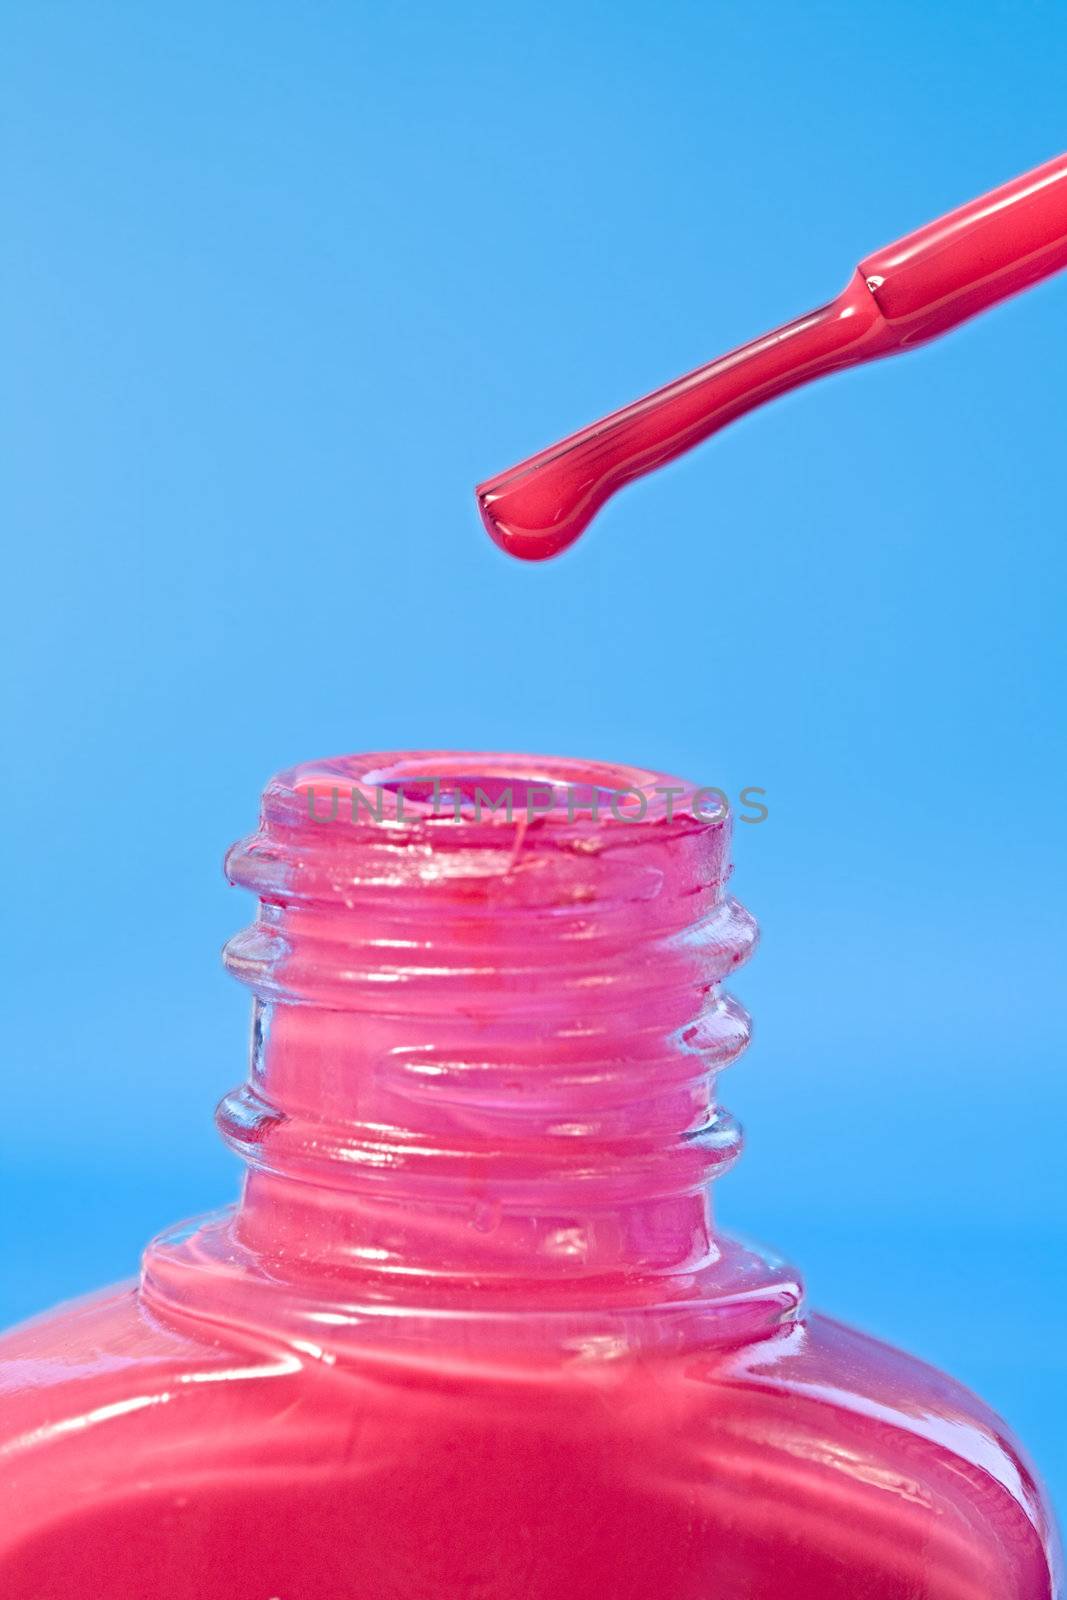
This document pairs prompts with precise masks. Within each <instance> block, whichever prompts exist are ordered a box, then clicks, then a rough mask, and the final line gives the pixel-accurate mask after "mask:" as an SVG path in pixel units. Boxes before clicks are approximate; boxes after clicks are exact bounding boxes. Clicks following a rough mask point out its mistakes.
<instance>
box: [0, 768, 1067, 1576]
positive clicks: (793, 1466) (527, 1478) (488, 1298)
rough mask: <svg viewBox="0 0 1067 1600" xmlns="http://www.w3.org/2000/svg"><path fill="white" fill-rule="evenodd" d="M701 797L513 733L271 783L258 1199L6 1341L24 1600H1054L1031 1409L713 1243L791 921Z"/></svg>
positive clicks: (14, 1547) (256, 846) (255, 874)
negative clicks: (990, 1399) (738, 1069)
mask: <svg viewBox="0 0 1067 1600" xmlns="http://www.w3.org/2000/svg"><path fill="white" fill-rule="evenodd" d="M470 774H478V776H476V777H472V776H470ZM435 777H436V778H439V779H440V780H441V781H440V783H439V784H438V785H436V786H435V785H434V783H433V779H434V778H435ZM508 789H511V790H512V791H513V800H514V804H513V808H512V814H511V815H510V816H509V815H508V814H507V811H506V809H505V804H504V796H505V792H506V791H507V790H508ZM479 794H482V795H484V796H485V798H486V802H487V806H486V809H485V810H484V811H483V810H480V802H479V799H478V796H479ZM691 799H692V792H691V790H689V788H688V786H686V785H684V784H681V783H679V782H678V781H677V780H671V779H668V778H666V777H663V776H661V775H658V774H654V773H648V772H639V771H635V770H632V769H621V768H610V767H603V766H592V765H590V764H586V763H579V762H568V761H542V760H538V759H534V758H529V757H514V756H486V755H484V754H482V755H477V756H468V755H464V756H456V755H450V754H441V753H438V754H429V755H425V756H408V757H394V756H368V757H361V758H357V757H353V758H345V759H343V760H341V761H336V762H328V763H320V764H317V765H314V766H309V767H305V768H300V769H297V770H295V771H294V772H291V773H288V774H284V775H283V776H282V777H281V778H280V779H278V780H275V782H274V783H273V784H272V785H270V786H269V787H268V790H267V792H266V795H265V798H264V806H263V816H262V822H261V827H260V830H259V832H258V833H257V834H256V835H254V836H253V837H252V838H251V839H249V840H246V841H245V842H244V843H243V844H241V845H239V846H237V847H235V849H234V851H232V852H231V854H230V857H229V859H228V869H229V872H230V875H231V877H232V879H233V880H234V881H235V882H237V883H240V884H243V885H244V886H246V887H248V888H251V889H253V890H254V891H255V892H256V893H257V894H258V895H259V897H260V914H259V918H258V920H257V922H256V924H255V925H254V926H253V928H251V929H250V930H248V931H247V932H246V933H244V934H241V935H239V936H238V937H237V938H236V939H235V940H234V941H232V943H231V945H230V947H229V950H228V953H227V960H228V964H229V965H230V967H231V970H233V971H234V972H235V973H236V974H237V976H239V977H240V978H241V979H242V980H243V981H244V982H246V983H248V984H249V985H250V987H251V988H252V990H253V993H254V995H255V1012H254V1026H253V1040H252V1066H251V1073H250V1077H249V1081H248V1083H247V1084H246V1085H245V1086H244V1087H243V1088H242V1089H240V1090H238V1091H236V1092H235V1093H234V1094H233V1095H231V1096H229V1097H228V1098H227V1099H226V1101H224V1103H223V1105H222V1107H221V1108H220V1112H219V1120H220V1125H221V1127H222V1130H223V1133H224V1135H225V1137H226V1138H227V1139H228V1140H229V1141H230V1142H231V1143H232V1144H233V1145H234V1146H235V1147H236V1148H237V1149H238V1150H239V1151H240V1152H241V1154H242V1156H243V1157H244V1159H245V1160H246V1162H247V1164H248V1177H247V1180H246V1184H245V1189H244V1193H243V1196H242V1198H241V1201H240V1203H239V1204H238V1205H237V1207H236V1208H235V1209H234V1210H233V1211H232V1212H228V1213H225V1214H223V1215H221V1216H217V1217H211V1218H207V1219H204V1220H202V1221H200V1222H197V1223H193V1224H191V1225H188V1226H186V1227H184V1228H181V1229H178V1230H176V1231H175V1232H173V1233H172V1234H169V1235H167V1236H164V1237H163V1238H161V1239H159V1240H157V1241H156V1242H155V1243H154V1244H153V1245H152V1246H150V1248H149V1250H148V1252H147V1254H146V1258H145V1264H144V1271H143V1274H142V1278H141V1282H140V1284H139V1285H138V1286H137V1287H136V1288H132V1287H131V1288H127V1289H120V1290H116V1291H112V1292H110V1293H107V1294H105V1295H103V1296H101V1297H98V1298H96V1299H93V1300H90V1301H87V1302H83V1303H81V1304H79V1305H77V1306H74V1307H69V1308H66V1309H65V1310H61V1311H59V1312H57V1313H56V1314H54V1315H53V1316H52V1317H48V1318H43V1319H40V1320H38V1321H37V1322H35V1323H31V1324H28V1325H26V1326H24V1327H23V1328H21V1329H17V1330H15V1331H14V1332H13V1333H11V1334H9V1335H7V1336H6V1338H5V1339H4V1340H3V1341H2V1342H0V1484H2V1489H3V1496H4V1499H3V1504H4V1512H5V1515H4V1519H3V1522H2V1524H0V1594H2V1595H4V1596H6V1595H11V1596H16V1595H18V1596H23V1595H25V1596H30V1595H32V1596H33V1597H34V1600H74V1597H75V1596H78V1597H79V1600H81V1597H83V1596H85V1595H87V1594H91V1595H93V1596H94V1597H99V1600H118V1597H120V1596H122V1597H123V1600H125V1597H128V1596H131V1595H136V1596H138V1597H139V1600H163V1597H167V1600H194V1597H195V1600H216V1597H218V1600H221V1597H223V1596H226V1597H227V1600H270V1597H272V1596H273V1597H275V1600H342V1597H346V1600H347V1597H350V1596H352V1595H354V1594H358V1595H359V1596H360V1600H392V1597H394V1596H401V1595H403V1596H408V1595H418V1596H419V1597H420V1600H461V1597H462V1600H469V1597H471V1596H478V1597H485V1600H520V1597H524V1600H577V1597H579V1596H582V1597H585V1596H592V1595H595V1596H600V1595H604V1596H607V1595H615V1596H628V1597H632V1600H772V1597H773V1600H779V1597H782V1596H785V1595H788V1596H790V1597H793V1600H867V1597H870V1600H874V1597H878V1600H989V1597H993V1596H996V1597H997V1600H1051V1597H1052V1596H1053V1595H1054V1594H1055V1592H1056V1590H1055V1581H1056V1580H1055V1561H1056V1556H1055V1536H1054V1533H1053V1531H1052V1529H1051V1527H1050V1523H1049V1519H1048V1514H1047V1511H1046V1509H1045V1507H1044V1504H1043V1501H1042V1498H1041V1494H1040V1490H1039V1489H1038V1487H1037V1486H1036V1485H1035V1483H1034V1481H1033V1478H1032V1476H1031V1474H1030V1472H1029V1469H1028V1467H1027V1465H1026V1463H1025V1460H1024V1458H1023V1457H1022V1455H1021V1453H1020V1451H1019V1449H1018V1447H1017V1446H1016V1445H1015V1444H1014V1442H1013V1441H1012V1440H1011V1439H1010V1438H1009V1437H1008V1436H1007V1435H1006V1433H1005V1431H1004V1429H1003V1427H1002V1426H1001V1425H1000V1424H999V1423H998V1421H997V1419H996V1418H995V1417H993V1416H992V1415H991V1414H990V1413H989V1412H988V1410H987V1409H986V1408H985V1407H984V1406H982V1404H981V1403H980V1402H979V1401H977V1400H976V1399H975V1398H974V1397H973V1396H971V1395H970V1394H968V1393H967V1392H966V1391H964V1390H962V1389H960V1388H959V1387H958V1386H957V1385H955V1384H953V1383H952V1382H951V1381H950V1380H949V1379H947V1378H944V1377H942V1376H941V1375H939V1374H937V1373H935V1372H933V1371H932V1370H930V1369H929V1368H927V1367H924V1366H923V1365H921V1364H920V1363H917V1362H915V1361H913V1360H911V1359H910V1358H908V1357H906V1356H903V1355H900V1354H898V1353H897V1352H894V1351H892V1350H890V1349H888V1348H887V1347H885V1346H883V1345H880V1344H878V1343H876V1342H874V1341H872V1340H870V1339H867V1338H865V1337H864V1336H862V1335H860V1334H857V1333H853V1332H851V1331H849V1330H846V1329H844V1328H842V1327H840V1326H838V1325H836V1324H834V1323H832V1322H828V1321H826V1320H824V1319H822V1318H820V1317H816V1316H810V1315H808V1314H807V1313H806V1312H805V1310H804V1307H803V1298H802V1289H801V1285H800V1282H799V1279H798V1278H797V1275H796V1274H795V1273H794V1272H793V1271H791V1270H790V1269H789V1268H787V1267H785V1266H784V1265H783V1264H781V1263H779V1262H777V1261H775V1260H773V1259H772V1258H770V1257H768V1256H767V1255H766V1254H764V1253H762V1252H759V1251H756V1250H753V1249H750V1248H748V1247H745V1246H742V1245H740V1244H738V1243H736V1242H734V1241H731V1240H729V1239H726V1238H724V1237H723V1236H722V1235H721V1234H720V1233H719V1231H718V1230H717V1229H716V1227H715V1225H714V1220H713V1215H712V1211H711V1206H710V1200H709V1181H710V1179H712V1178H713V1177H715V1176H717V1175H718V1174H719V1173H720V1172H722V1171H723V1170H724V1168H725V1167H726V1166H728V1165H729V1163H730V1161H732V1160H733V1159H734V1157H735V1156H736V1154H737V1153H738V1150H739V1143H740V1135H739V1131H738V1129H737V1127H736V1124H735V1123H734V1122H733V1121H732V1119H731V1118H730V1117H729V1116H728V1114H727V1113H725V1112H724V1111H723V1110H722V1109H721V1107H720V1106H719V1103H718V1098H717V1094H716V1079H717V1074H718V1072H719V1070H721V1069H722V1068H723V1067H725V1066H726V1065H728V1064H729V1063H730V1062H731V1061H732V1060H733V1059H734V1058H735V1057H736V1056H737V1055H738V1054H739V1052H740V1051H741V1049H742V1048H743V1047H744V1044H745V1042H746V1040H747V1036H748V1022H747V1018H746V1016H745V1014H744V1012H743V1010H742V1009H741V1008H740V1007H739V1006H738V1005H737V1003H736V1002H735V1001H733V1000H732V999H730V998H729V997H728V996H727V995H726V994H725V992H724V989H723V984H724V982H725V980H726V979H727V978H728V976H729V975H730V974H731V973H732V971H733V970H734V968H735V967H736V966H737V965H739V964H740V962H741V961H743V960H744V959H745V957H746V956H747V955H748V954H749V952H750V951H751V948H752V946H753V942H754V937H755V930H754V925H753V923H752V920H751V918H750V917H749V916H748V914H747V913H746V912H744V910H743V909H742V908H741V907H740V906H739V905H738V904H737V902H736V901H735V900H733V899H732V898H731V897H730V895H729V894H728V892H727V880H728V877H729V871H730V867H729V852H728V839H729V820H728V818H726V817H724V816H723V815H721V814H717V815H714V816H712V817H710V818H709V817H707V816H704V815H703V814H700V808H699V807H698V806H695V805H693V804H692V803H691ZM605 800H606V801H607V804H606V806H605ZM613 800H614V801H615V803H614V804H613V803H612V802H613ZM489 804H491V805H492V808H493V809H492V810H489V809H488V805H489ZM435 811H436V812H437V814H435Z"/></svg>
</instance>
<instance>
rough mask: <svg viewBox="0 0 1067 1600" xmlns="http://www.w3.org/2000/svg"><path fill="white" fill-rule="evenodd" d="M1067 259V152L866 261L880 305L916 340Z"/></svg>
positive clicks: (901, 335)
mask: <svg viewBox="0 0 1067 1600" xmlns="http://www.w3.org/2000/svg"><path fill="white" fill-rule="evenodd" d="M1065 266H1067V155H1062V156H1057V157H1056V159H1055V160H1054V161H1046V163H1045V165H1044V166H1043V167H1035V168H1034V170H1033V172H1028V173H1026V174H1025V176H1023V177H1021V178H1015V179H1014V180H1013V181H1012V182H1011V183H1005V184H1003V185H1002V186H1001V188H999V189H994V190H993V191H992V192H991V193H990V194H987V195H983V196H982V198H981V199H980V200H972V201H971V202H970V204H969V205H966V206H960V208H959V210H958V211H950V212H949V214H948V216H947V217H942V218H941V219H940V220H939V221H938V222H928V223H927V225H926V227H925V228H918V229H917V230H916V231H915V233H909V234H907V235H906V236H905V237H904V238H903V239H898V240H897V242H896V244H891V245H887V246H886V248H885V249H884V250H878V251H876V252H875V254H874V255H872V256H868V257H867V259H866V261H863V262H861V264H860V271H861V272H862V274H863V276H864V277H865V278H866V280H867V284H868V286H869V288H870V289H871V291H872V293H873V294H874V298H875V299H876V301H877V302H878V309H879V311H881V313H882V316H883V317H884V318H885V319H886V321H887V322H888V323H889V324H890V326H891V327H892V328H893V329H894V330H896V331H897V333H898V341H897V342H898V344H900V345H910V344H915V343H917V342H918V341H919V340H921V339H933V338H935V337H936V335H937V334H939V333H947V332H948V330H949V329H950V328H954V327H956V325H957V324H958V323H960V322H963V321H965V320H966V318H967V317H973V316H974V315H975V313H976V312H979V311H984V310H985V309H986V307H987V306H992V305H996V304H997V302H998V301H999V300H1006V299H1007V297H1008V296H1009V295H1012V294H1018V292H1019V290H1020V289H1028V288H1029V287H1030V286H1031V284H1034V283H1037V282H1038V281H1039V280H1040V279H1041V278H1047V277H1048V276H1049V274H1050V273H1052V272H1058V271H1059V269H1060V268H1061V267H1065Z"/></svg>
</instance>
